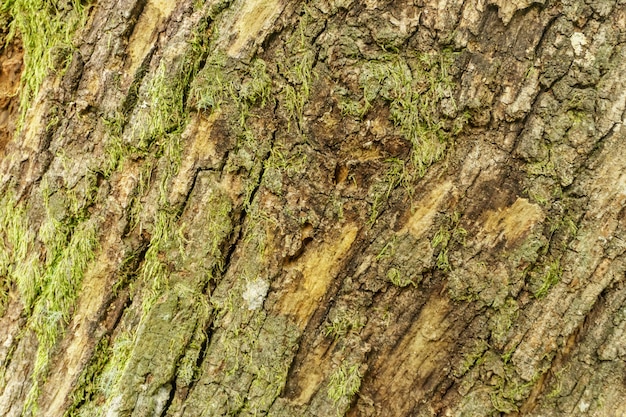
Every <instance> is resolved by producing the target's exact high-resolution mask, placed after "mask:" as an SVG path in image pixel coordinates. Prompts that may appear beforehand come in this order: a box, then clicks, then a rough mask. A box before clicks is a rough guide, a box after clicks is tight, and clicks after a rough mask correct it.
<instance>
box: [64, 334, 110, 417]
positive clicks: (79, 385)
mask: <svg viewBox="0 0 626 417" xmlns="http://www.w3.org/2000/svg"><path fill="white" fill-rule="evenodd" d="M109 353H110V352H109V341H108V338H102V339H100V341H99V342H98V344H97V345H96V347H95V349H94V352H93V354H92V355H91V359H90V360H89V364H88V365H87V366H86V367H85V368H84V370H83V372H82V373H81V374H80V376H79V378H78V381H77V382H76V389H75V390H74V391H73V392H72V395H71V400H72V404H71V405H70V406H69V408H68V409H67V411H66V412H65V414H63V417H78V416H80V415H84V413H81V412H80V411H79V408H80V407H81V406H82V405H84V404H85V403H89V402H91V401H96V400H97V395H98V391H99V389H98V376H99V375H100V373H101V372H102V370H103V369H104V367H105V365H106V363H107V361H108V360H109V356H108V354H109Z"/></svg>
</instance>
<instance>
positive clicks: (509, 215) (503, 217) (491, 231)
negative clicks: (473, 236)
mask: <svg viewBox="0 0 626 417" xmlns="http://www.w3.org/2000/svg"><path fill="white" fill-rule="evenodd" d="M544 217H545V215H544V213H543V210H541V207H539V206H538V205H536V204H532V203H530V202H529V201H528V200H526V199H525V198H518V199H517V200H515V203H513V204H512V205H511V206H509V207H505V208H504V209H498V210H495V211H490V212H489V213H487V216H486V220H485V222H484V224H483V227H482V230H481V232H480V233H479V237H478V240H479V241H481V242H485V243H487V244H488V245H495V244H496V243H497V242H498V241H499V240H501V239H506V241H507V245H509V246H510V245H511V244H512V243H514V242H516V241H518V240H519V239H520V238H523V237H524V236H526V235H527V234H528V232H530V231H531V230H532V228H533V227H534V226H535V225H536V224H538V223H540V222H542V221H543V219H544Z"/></svg>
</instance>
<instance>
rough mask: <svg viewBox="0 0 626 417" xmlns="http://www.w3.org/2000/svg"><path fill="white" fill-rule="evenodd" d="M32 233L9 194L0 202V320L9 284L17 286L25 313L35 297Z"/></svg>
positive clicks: (23, 212) (36, 268) (36, 264)
mask: <svg viewBox="0 0 626 417" xmlns="http://www.w3.org/2000/svg"><path fill="white" fill-rule="evenodd" d="M33 241H34V233H33V232H32V231H31V230H30V228H29V221H28V217H27V215H26V210H25V208H24V207H22V206H19V205H17V204H16V202H15V198H14V197H13V194H12V193H5V194H4V196H3V197H2V198H1V199H0V276H2V277H3V278H2V281H0V316H1V315H2V314H3V313H4V310H5V308H6V305H7V302H8V299H9V289H10V288H11V285H12V283H17V287H18V290H19V291H20V294H21V297H22V303H23V304H24V307H25V309H26V310H27V311H28V310H30V308H31V306H32V304H33V302H34V300H35V298H36V297H37V294H38V288H37V286H36V282H38V276H39V275H40V270H39V262H38V260H37V259H36V258H35V257H34V256H33V252H34V250H33Z"/></svg>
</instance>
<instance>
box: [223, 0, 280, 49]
mask: <svg viewBox="0 0 626 417" xmlns="http://www.w3.org/2000/svg"><path fill="white" fill-rule="evenodd" d="M283 8H284V5H283V4H282V2H281V1H280V0H254V1H252V0H251V1H244V2H242V4H241V6H240V8H239V10H237V12H236V13H235V14H234V16H235V20H234V21H233V22H232V24H231V26H230V30H227V31H225V33H224V36H223V37H222V41H229V42H230V45H229V47H228V55H230V56H231V57H238V56H239V54H240V53H241V51H242V50H243V48H244V47H245V46H246V45H247V44H248V43H249V42H254V40H255V39H259V38H262V36H259V35H260V33H261V32H262V31H264V30H267V29H270V28H271V27H272V24H273V23H274V21H275V20H276V18H277V17H278V15H279V14H280V12H282V10H283ZM233 38H234V40H232V41H231V39H233Z"/></svg>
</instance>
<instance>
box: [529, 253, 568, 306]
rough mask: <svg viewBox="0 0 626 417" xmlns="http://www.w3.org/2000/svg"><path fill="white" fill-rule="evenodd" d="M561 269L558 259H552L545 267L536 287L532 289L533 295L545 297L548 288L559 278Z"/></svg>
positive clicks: (561, 272)
mask: <svg viewBox="0 0 626 417" xmlns="http://www.w3.org/2000/svg"><path fill="white" fill-rule="evenodd" d="M562 274H563V270H562V269H561V263H560V261H559V260H558V259H555V260H553V261H552V262H550V263H549V264H548V265H546V267H545V273H544V274H543V276H542V277H541V280H540V282H539V285H538V288H536V289H535V290H534V291H533V295H534V296H535V297H536V298H543V297H545V296H546V295H547V294H548V292H549V291H550V288H552V287H553V286H554V285H555V284H556V283H557V282H559V281H560V280H561V275H562Z"/></svg>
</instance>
